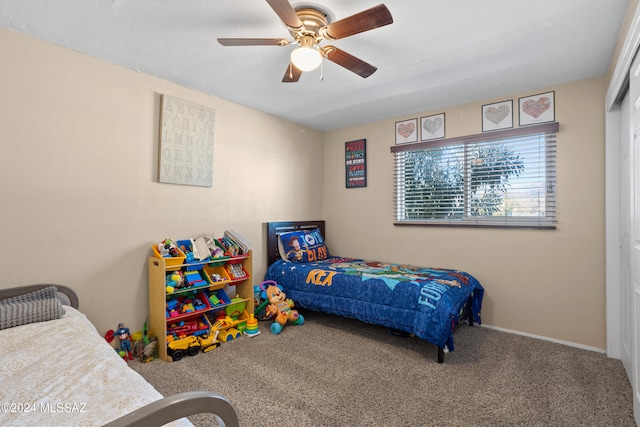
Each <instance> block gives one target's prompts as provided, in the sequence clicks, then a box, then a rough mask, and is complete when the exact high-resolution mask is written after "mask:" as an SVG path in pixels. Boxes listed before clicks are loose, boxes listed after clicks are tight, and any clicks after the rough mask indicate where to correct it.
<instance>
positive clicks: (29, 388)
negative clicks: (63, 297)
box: [0, 306, 191, 426]
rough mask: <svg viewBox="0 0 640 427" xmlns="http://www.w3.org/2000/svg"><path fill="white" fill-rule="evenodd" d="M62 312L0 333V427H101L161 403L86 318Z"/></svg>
mask: <svg viewBox="0 0 640 427" xmlns="http://www.w3.org/2000/svg"><path fill="white" fill-rule="evenodd" d="M65 311H66V313H65V315H64V316H63V318H62V319H59V320H52V321H49V322H42V323H34V324H31V325H25V326H18V327H15V328H10V329H4V330H1V331H0V405H1V407H0V426H100V425H103V424H106V423H108V422H110V421H113V420H114V419H116V418H118V417H120V416H122V415H124V414H126V413H128V412H131V411H133V410H134V409H137V408H140V407H141V406H144V405H145V404H147V403H150V402H153V401H155V400H158V399H161V398H162V395H161V394H160V393H159V392H158V391H157V390H155V389H154V388H153V387H152V386H151V385H150V384H149V383H148V382H147V381H145V380H144V378H142V377H141V376H140V375H139V374H138V373H137V372H135V371H133V370H132V369H130V368H129V367H128V366H127V363H126V362H125V361H124V360H122V358H120V356H118V354H117V353H116V352H115V351H114V350H113V348H111V347H110V346H109V345H108V344H107V343H106V341H105V340H104V338H103V337H102V336H100V334H99V333H98V331H97V330H96V329H95V327H94V326H93V324H92V323H91V322H89V320H88V319H87V318H86V317H85V316H84V314H82V313H80V312H79V311H78V310H75V309H73V308H71V307H67V306H65ZM132 363H138V362H132ZM154 363H160V362H154ZM171 425H176V426H177V425H191V424H190V423H189V422H188V420H186V419H182V420H178V421H177V422H175V423H172V424H171Z"/></svg>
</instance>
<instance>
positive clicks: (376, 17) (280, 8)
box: [218, 0, 393, 83]
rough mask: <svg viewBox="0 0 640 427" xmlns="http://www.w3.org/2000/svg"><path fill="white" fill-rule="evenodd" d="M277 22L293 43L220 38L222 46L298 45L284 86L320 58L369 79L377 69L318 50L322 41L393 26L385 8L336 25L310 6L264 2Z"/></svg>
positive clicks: (326, 48) (285, 0)
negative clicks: (285, 30) (273, 12)
mask: <svg viewBox="0 0 640 427" xmlns="http://www.w3.org/2000/svg"><path fill="white" fill-rule="evenodd" d="M266 1H267V3H269V6H271V8H272V9H273V10H274V11H275V13H276V14H277V15H278V17H279V18H280V20H282V22H283V23H284V25H286V26H287V28H288V29H289V32H290V33H291V36H293V38H294V40H293V41H290V40H287V39H283V38H272V39H263V38H219V39H218V42H219V43H220V44H221V45H223V46H287V45H290V44H297V45H298V47H297V48H296V49H295V50H293V52H292V53H291V60H290V62H289V65H288V66H287V70H286V72H285V74H284V77H283V78H282V81H283V82H285V83H292V82H297V81H298V80H299V79H300V76H301V75H302V72H303V71H311V70H313V69H315V68H317V67H318V66H319V65H320V63H321V62H322V57H325V58H327V59H328V60H329V61H331V62H334V63H336V64H338V65H340V66H342V67H344V68H346V69H347V70H349V71H352V72H354V73H356V74H357V75H359V76H361V77H364V78H366V77H369V76H370V75H371V74H373V73H374V72H375V71H376V70H377V68H376V67H374V66H373V65H371V64H368V63H366V62H364V61H363V60H361V59H359V58H356V57H355V56H353V55H351V54H349V53H347V52H345V51H343V50H341V49H338V48H337V47H335V46H320V42H322V41H323V40H328V41H332V40H338V39H343V38H345V37H349V36H352V35H354V34H358V33H362V32H364V31H369V30H373V29H374V28H378V27H382V26H384V25H388V24H391V23H393V18H392V17H391V13H390V12H389V9H387V7H386V6H385V5H384V4H380V5H378V6H375V7H372V8H371V9H367V10H364V11H362V12H359V13H356V14H355V15H352V16H349V17H347V18H344V19H341V20H339V21H335V22H328V18H327V14H326V13H324V12H323V11H321V10H319V9H317V8H316V7H312V6H301V7H298V8H296V9H294V8H293V6H292V5H291V4H290V3H289V1H288V0H266Z"/></svg>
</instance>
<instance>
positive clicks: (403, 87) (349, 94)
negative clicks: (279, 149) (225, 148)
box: [0, 0, 628, 130]
mask: <svg viewBox="0 0 640 427" xmlns="http://www.w3.org/2000/svg"><path fill="white" fill-rule="evenodd" d="M380 1H386V3H385V4H386V6H387V7H388V8H389V10H390V12H391V14H392V16H393V19H394V23H393V24H391V25H387V26H385V27H381V28H377V29H374V30H371V31H368V32H364V33H361V34H357V35H354V36H351V37H347V38H344V39H341V40H336V41H334V42H331V44H333V45H335V46H336V47H338V48H340V49H342V50H345V51H347V52H348V53H350V54H352V55H355V56H357V57H358V58H360V59H362V60H364V61H366V62H368V63H370V64H373V65H375V66H377V67H378V71H377V72H375V73H374V74H373V75H372V76H370V77H368V78H366V79H363V78H362V77H359V76H357V75H356V74H353V73H351V72H350V71H347V70H346V69H344V68H342V67H340V66H338V65H336V64H334V63H332V62H329V61H327V60H324V65H323V70H322V74H323V79H322V80H321V78H320V77H321V71H320V69H318V70H314V71H312V72H308V73H304V74H303V75H302V77H301V78H300V81H299V82H298V83H282V82H281V80H282V77H283V75H284V73H285V70H286V68H287V64H288V56H289V53H290V51H291V50H292V49H293V46H286V47H279V46H257V47H223V46H221V45H220V44H218V42H217V41H216V39H217V38H218V37H234V38H235V37H252V38H253V37H257V38H277V37H282V38H289V39H290V36H289V32H288V31H287V29H286V27H285V26H284V25H283V24H282V22H281V21H280V19H279V18H278V16H277V15H276V14H275V12H274V11H273V9H271V7H270V6H269V5H268V4H267V2H266V1H264V0H0V26H3V27H6V28H10V29H13V30H15V31H18V32H21V33H25V34H29V35H32V36H34V37H37V38H40V39H44V40H47V41H50V42H52V43H55V44H57V45H60V46H64V47H67V48H69V49H72V50H75V51H78V52H82V53H85V54H87V55H90V56H93V57H97V58H101V59H105V60H107V61H110V62H112V63H115V64H120V65H122V66H125V67H127V68H131V69H134V70H138V71H141V72H144V73H147V74H150V75H154V76H157V77H161V78H163V79H166V80H169V81H172V82H175V83H177V84H180V85H182V86H185V87H189V88H192V89H196V90H199V91H201V92H205V93H208V94H211V95H215V96H218V97H221V98H224V99H227V100H230V101H234V102H236V103H238V104H242V105H245V106H248V107H251V108H254V109H257V110H260V111H263V112H266V113H269V114H272V115H274V116H277V117H281V118H284V119H287V120H290V121H292V122H295V123H299V124H302V125H304V126H307V127H310V128H313V129H317V130H333V129H340V128H343V127H346V126H351V125H356V124H361V123H366V122H370V121H374V120H380V119H386V118H397V117H402V116H407V117H408V116H411V115H415V114H416V113H418V112H423V111H429V110H438V109H444V108H445V107H447V106H452V105H459V104H463V103H468V102H473V101H479V100H486V99H490V98H499V97H501V96H506V95H510V94H513V93H517V92H522V91H529V90H535V89H538V88H543V87H547V86H553V85H556V84H561V83H566V82H570V81H575V80H581V79H585V78H590V77H595V76H600V75H603V74H606V72H607V70H608V66H609V63H610V61H611V58H612V55H613V51H614V48H615V43H616V41H617V38H618V33H619V31H620V26H621V24H622V21H623V18H624V14H625V12H626V8H627V4H628V0H536V1H525V0H351V1H344V0H318V1H315V2H304V1H303V2H300V1H297V0H292V5H293V6H294V7H297V6H299V5H316V6H319V7H321V8H322V9H324V10H325V11H326V12H328V14H329V16H330V18H333V20H338V19H342V18H345V17H347V16H350V15H353V14H355V13H357V12H360V11H362V10H365V9H369V8H370V7H373V6H375V5H377V4H379V2H380Z"/></svg>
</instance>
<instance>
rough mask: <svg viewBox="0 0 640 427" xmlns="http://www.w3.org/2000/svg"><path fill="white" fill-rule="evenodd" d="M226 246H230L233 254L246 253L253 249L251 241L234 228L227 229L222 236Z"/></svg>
mask: <svg viewBox="0 0 640 427" xmlns="http://www.w3.org/2000/svg"><path fill="white" fill-rule="evenodd" d="M222 240H223V242H225V246H227V247H228V248H230V251H229V253H231V254H232V256H236V255H245V254H247V253H248V252H249V249H251V246H250V244H249V242H248V241H247V240H246V239H245V238H244V237H242V236H241V235H240V234H238V232H236V231H234V230H226V231H225V232H224V235H223V236H222Z"/></svg>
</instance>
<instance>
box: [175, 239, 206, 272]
mask: <svg viewBox="0 0 640 427" xmlns="http://www.w3.org/2000/svg"><path fill="white" fill-rule="evenodd" d="M176 245H177V246H178V249H180V250H181V251H182V252H184V254H185V258H186V259H185V261H184V263H185V264H186V266H187V267H186V270H187V271H191V270H200V269H201V268H202V263H203V262H208V261H210V260H211V257H209V258H207V259H203V260H202V261H199V260H197V259H193V258H191V255H190V254H191V252H193V250H192V249H191V240H178V241H176Z"/></svg>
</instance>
